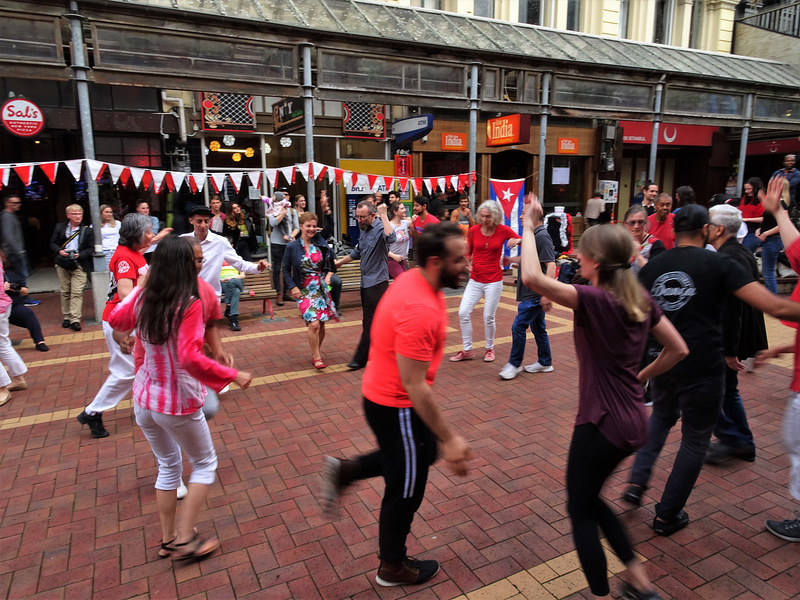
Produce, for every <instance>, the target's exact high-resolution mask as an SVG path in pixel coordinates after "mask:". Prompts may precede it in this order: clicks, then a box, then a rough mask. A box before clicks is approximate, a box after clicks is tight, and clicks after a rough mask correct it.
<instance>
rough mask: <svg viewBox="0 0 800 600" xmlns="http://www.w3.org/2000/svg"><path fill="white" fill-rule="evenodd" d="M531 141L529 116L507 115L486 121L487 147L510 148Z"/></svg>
mask: <svg viewBox="0 0 800 600" xmlns="http://www.w3.org/2000/svg"><path fill="white" fill-rule="evenodd" d="M530 141H531V116H530V115H519V114H517V115H507V116H505V117H497V118H496V119H489V120H488V121H486V145H487V146H511V145H512V144H527V143H528V142H530Z"/></svg>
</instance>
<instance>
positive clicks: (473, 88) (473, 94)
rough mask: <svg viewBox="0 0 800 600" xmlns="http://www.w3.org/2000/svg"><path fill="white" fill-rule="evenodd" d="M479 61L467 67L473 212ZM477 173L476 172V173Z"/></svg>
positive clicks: (470, 186) (470, 183)
mask: <svg viewBox="0 0 800 600" xmlns="http://www.w3.org/2000/svg"><path fill="white" fill-rule="evenodd" d="M479 67H480V63H477V62H473V63H470V65H469V69H470V73H469V79H470V82H469V172H470V182H469V209H470V210H471V211H472V214H475V185H476V183H477V182H476V183H473V182H472V179H471V176H472V173H473V172H476V171H477V170H478V154H477V146H478V69H479ZM476 175H477V173H476Z"/></svg>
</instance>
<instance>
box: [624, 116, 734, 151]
mask: <svg viewBox="0 0 800 600" xmlns="http://www.w3.org/2000/svg"><path fill="white" fill-rule="evenodd" d="M619 126H620V127H622V128H623V130H624V131H623V134H622V141H623V142H624V143H625V144H649V143H650V140H652V139H653V124H652V123H649V122H647V121H620V122H619ZM715 131H719V127H709V126H707V125H678V124H677V123H661V125H659V128H658V145H659V146H710V145H711V137H712V136H713V135H714V132H715Z"/></svg>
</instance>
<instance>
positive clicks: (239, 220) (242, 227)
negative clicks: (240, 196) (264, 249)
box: [222, 202, 258, 260]
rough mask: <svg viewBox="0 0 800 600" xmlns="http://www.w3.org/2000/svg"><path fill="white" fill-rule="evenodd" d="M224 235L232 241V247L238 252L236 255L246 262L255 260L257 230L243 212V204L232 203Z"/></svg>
mask: <svg viewBox="0 0 800 600" xmlns="http://www.w3.org/2000/svg"><path fill="white" fill-rule="evenodd" d="M222 235H224V236H225V237H226V238H228V239H229V240H230V241H231V246H233V248H234V249H235V250H236V254H238V255H239V256H241V257H242V258H243V259H245V260H252V259H253V254H252V253H253V252H255V251H256V250H258V240H256V228H255V226H254V225H253V220H252V219H251V218H250V217H248V216H247V214H246V213H245V212H244V210H242V206H241V204H239V203H238V202H231V207H230V210H229V211H228V216H227V217H225V223H224V225H223V226H222Z"/></svg>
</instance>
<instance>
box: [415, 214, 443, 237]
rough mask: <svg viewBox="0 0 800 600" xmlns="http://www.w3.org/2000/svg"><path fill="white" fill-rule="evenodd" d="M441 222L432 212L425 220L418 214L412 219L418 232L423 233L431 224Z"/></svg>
mask: <svg viewBox="0 0 800 600" xmlns="http://www.w3.org/2000/svg"><path fill="white" fill-rule="evenodd" d="M438 222H439V219H437V218H436V217H434V216H433V215H432V214H430V213H428V216H427V217H425V220H424V221H423V220H422V219H420V218H419V216H418V215H414V218H412V219H411V224H412V225H413V226H414V229H416V230H417V233H422V232H423V231H425V228H426V227H428V226H429V225H434V224H436V223H438Z"/></svg>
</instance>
